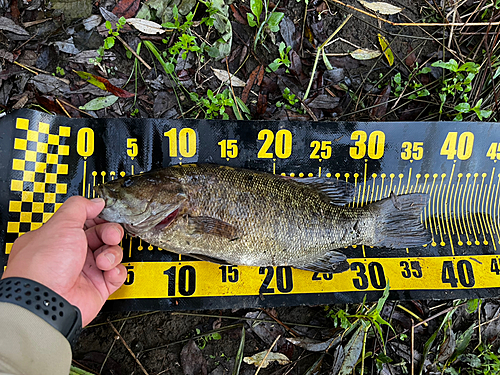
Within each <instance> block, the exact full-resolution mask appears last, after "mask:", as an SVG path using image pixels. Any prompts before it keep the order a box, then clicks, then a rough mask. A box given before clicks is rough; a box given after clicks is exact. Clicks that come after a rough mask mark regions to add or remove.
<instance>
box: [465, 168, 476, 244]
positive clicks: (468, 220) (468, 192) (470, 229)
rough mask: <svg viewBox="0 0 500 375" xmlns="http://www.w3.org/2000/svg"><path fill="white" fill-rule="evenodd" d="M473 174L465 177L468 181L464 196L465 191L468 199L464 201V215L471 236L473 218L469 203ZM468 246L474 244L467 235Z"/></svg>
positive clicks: (466, 181)
mask: <svg viewBox="0 0 500 375" xmlns="http://www.w3.org/2000/svg"><path fill="white" fill-rule="evenodd" d="M470 176H471V174H470V173H467V174H466V175H465V177H466V180H465V189H464V196H465V190H467V197H466V198H465V199H464V201H465V211H464V215H465V217H466V219H467V233H469V234H472V228H471V227H472V225H471V221H472V219H471V217H470V212H469V211H470V210H467V203H468V202H469V198H470V190H471V186H470V185H469V178H470ZM474 236H475V234H474ZM467 245H472V242H471V241H470V239H469V236H468V235H467Z"/></svg>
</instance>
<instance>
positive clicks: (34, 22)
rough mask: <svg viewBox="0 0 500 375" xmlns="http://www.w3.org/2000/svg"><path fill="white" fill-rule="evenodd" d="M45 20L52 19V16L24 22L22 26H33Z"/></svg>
mask: <svg viewBox="0 0 500 375" xmlns="http://www.w3.org/2000/svg"><path fill="white" fill-rule="evenodd" d="M47 21H52V17H50V18H44V19H41V20H36V21H31V22H24V23H23V26H24V27H30V26H35V25H39V24H41V23H44V22H47Z"/></svg>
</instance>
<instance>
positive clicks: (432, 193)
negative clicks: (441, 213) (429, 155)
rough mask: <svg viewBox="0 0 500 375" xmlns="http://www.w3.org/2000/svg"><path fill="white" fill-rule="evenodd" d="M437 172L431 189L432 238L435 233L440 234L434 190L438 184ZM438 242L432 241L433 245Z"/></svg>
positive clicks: (430, 215)
mask: <svg viewBox="0 0 500 375" xmlns="http://www.w3.org/2000/svg"><path fill="white" fill-rule="evenodd" d="M437 176H438V175H437V173H435V174H434V175H433V176H432V177H433V179H432V186H431V189H430V200H431V201H432V204H431V205H430V207H429V218H430V221H431V227H430V228H431V234H432V238H433V239H434V234H436V236H437V234H438V230H437V224H436V215H437V210H436V194H435V192H434V186H435V185H436V178H437ZM436 190H437V186H436ZM436 245H437V244H436V242H435V241H434V240H433V241H432V246H436Z"/></svg>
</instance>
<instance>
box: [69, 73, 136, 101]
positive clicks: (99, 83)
mask: <svg viewBox="0 0 500 375" xmlns="http://www.w3.org/2000/svg"><path fill="white" fill-rule="evenodd" d="M74 72H75V73H76V74H78V75H79V76H80V78H83V79H84V80H86V81H87V82H88V83H91V84H93V85H94V86H96V87H99V88H100V89H101V90H104V91H109V92H110V93H111V94H113V95H116V96H118V97H120V98H131V97H133V96H134V94H132V93H131V92H128V91H126V90H124V89H121V88H119V87H116V86H115V85H113V84H112V83H111V82H109V81H108V80H107V79H106V78H102V77H98V76H95V75H93V74H91V73H87V72H82V71H76V70H74Z"/></svg>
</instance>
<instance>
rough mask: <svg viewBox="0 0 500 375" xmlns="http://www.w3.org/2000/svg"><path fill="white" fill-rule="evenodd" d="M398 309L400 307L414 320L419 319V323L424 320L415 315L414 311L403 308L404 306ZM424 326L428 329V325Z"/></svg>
mask: <svg viewBox="0 0 500 375" xmlns="http://www.w3.org/2000/svg"><path fill="white" fill-rule="evenodd" d="M398 307H399V308H400V309H401V310H403V311H405V312H407V313H408V314H410V315H411V316H413V317H414V318H416V319H418V321H419V322H423V319H422V318H421V317H419V316H418V315H417V314H415V313H414V312H413V311H411V310H408V309H407V308H406V307H404V306H402V305H398ZM422 324H423V325H424V326H426V327H427V326H428V324H427V323H422Z"/></svg>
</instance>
